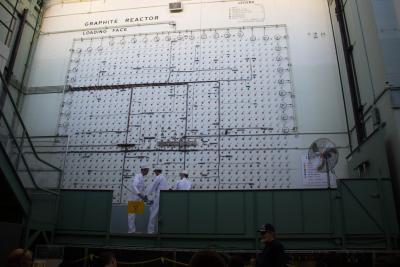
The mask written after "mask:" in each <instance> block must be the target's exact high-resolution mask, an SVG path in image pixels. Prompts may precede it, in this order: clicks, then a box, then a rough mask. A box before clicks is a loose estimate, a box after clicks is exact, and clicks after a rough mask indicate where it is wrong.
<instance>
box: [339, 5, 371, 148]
mask: <svg viewBox="0 0 400 267" xmlns="http://www.w3.org/2000/svg"><path fill="white" fill-rule="evenodd" d="M335 4H336V8H335V12H336V17H337V20H338V23H339V29H340V33H341V37H342V45H343V52H344V59H345V63H346V70H347V77H348V79H349V88H350V95H351V101H352V108H353V113H354V121H355V127H356V133H357V140H358V143H362V141H363V140H364V139H365V138H366V132H365V123H364V120H363V105H362V104H361V98H360V90H359V87H358V81H357V74H356V72H355V66H354V60H353V54H352V50H353V46H352V45H351V44H350V38H349V34H348V28H347V21H346V16H345V13H344V6H343V1H342V0H335Z"/></svg>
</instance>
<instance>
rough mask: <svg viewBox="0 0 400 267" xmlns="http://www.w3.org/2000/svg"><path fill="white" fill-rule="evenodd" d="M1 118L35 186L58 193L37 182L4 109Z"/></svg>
mask: <svg viewBox="0 0 400 267" xmlns="http://www.w3.org/2000/svg"><path fill="white" fill-rule="evenodd" d="M0 118H3V121H4V124H5V125H6V127H7V129H8V132H9V134H10V136H11V138H12V140H13V141H14V143H15V147H16V148H17V150H18V153H19V154H20V155H21V159H22V161H23V163H24V165H25V167H26V171H27V172H28V174H29V177H30V179H31V181H32V184H33V185H34V186H35V188H37V189H39V190H42V191H44V192H47V193H51V194H55V195H58V193H57V192H54V191H52V190H48V189H45V188H42V187H41V186H39V185H38V184H37V183H36V180H35V178H34V177H33V174H32V172H31V170H30V169H29V165H28V163H27V161H26V159H25V157H24V154H23V153H22V151H21V148H20V147H19V146H18V142H17V139H16V138H15V136H14V134H13V133H12V129H11V127H10V124H9V123H8V122H7V120H6V118H5V116H4V114H3V112H2V111H0ZM0 145H1V146H2V144H1V143H0ZM15 171H16V172H18V170H17V169H16V170H15Z"/></svg>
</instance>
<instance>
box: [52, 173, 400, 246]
mask: <svg viewBox="0 0 400 267" xmlns="http://www.w3.org/2000/svg"><path fill="white" fill-rule="evenodd" d="M111 202H112V192H111V191H78V190H71V191H70V190H62V191H61V194H60V210H59V212H58V215H57V224H56V226H55V233H54V243H55V244H59V245H66V246H79V247H112V248H124V249H137V250H142V249H148V250H181V251H184V250H198V249H216V250H222V251H254V250H258V249H260V247H261V244H260V243H259V240H258V238H259V237H258V234H257V232H256V229H257V228H258V227H259V225H261V224H263V223H265V222H271V223H273V224H274V225H275V226H276V229H277V236H278V238H279V239H280V240H282V242H283V243H284V245H285V247H286V248H287V249H292V250H343V249H362V250H364V249H367V250H375V249H378V250H387V249H396V248H399V225H398V222H397V220H396V214H395V209H394V201H393V194H392V187H391V181H390V179H346V180H340V181H338V188H337V189H313V190H261V191H163V192H162V193H161V202H160V215H159V234H157V235H146V234H136V235H128V234H113V233H110V221H111V219H110V216H111V209H112V203H111ZM121 219H122V220H126V218H121Z"/></svg>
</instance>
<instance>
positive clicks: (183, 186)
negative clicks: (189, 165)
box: [175, 170, 192, 190]
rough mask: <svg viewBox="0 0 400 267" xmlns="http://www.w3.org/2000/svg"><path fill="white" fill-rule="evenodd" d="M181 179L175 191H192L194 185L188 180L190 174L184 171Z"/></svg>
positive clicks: (180, 175) (181, 173)
mask: <svg viewBox="0 0 400 267" xmlns="http://www.w3.org/2000/svg"><path fill="white" fill-rule="evenodd" d="M179 177H180V178H181V179H180V180H179V181H178V182H176V185H175V189H176V190H190V189H192V183H191V182H190V181H189V180H188V177H189V173H188V172H187V170H182V171H181V172H180V173H179Z"/></svg>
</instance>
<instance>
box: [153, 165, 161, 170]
mask: <svg viewBox="0 0 400 267" xmlns="http://www.w3.org/2000/svg"><path fill="white" fill-rule="evenodd" d="M153 170H155V171H162V167H161V166H160V165H156V166H154V168H153Z"/></svg>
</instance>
